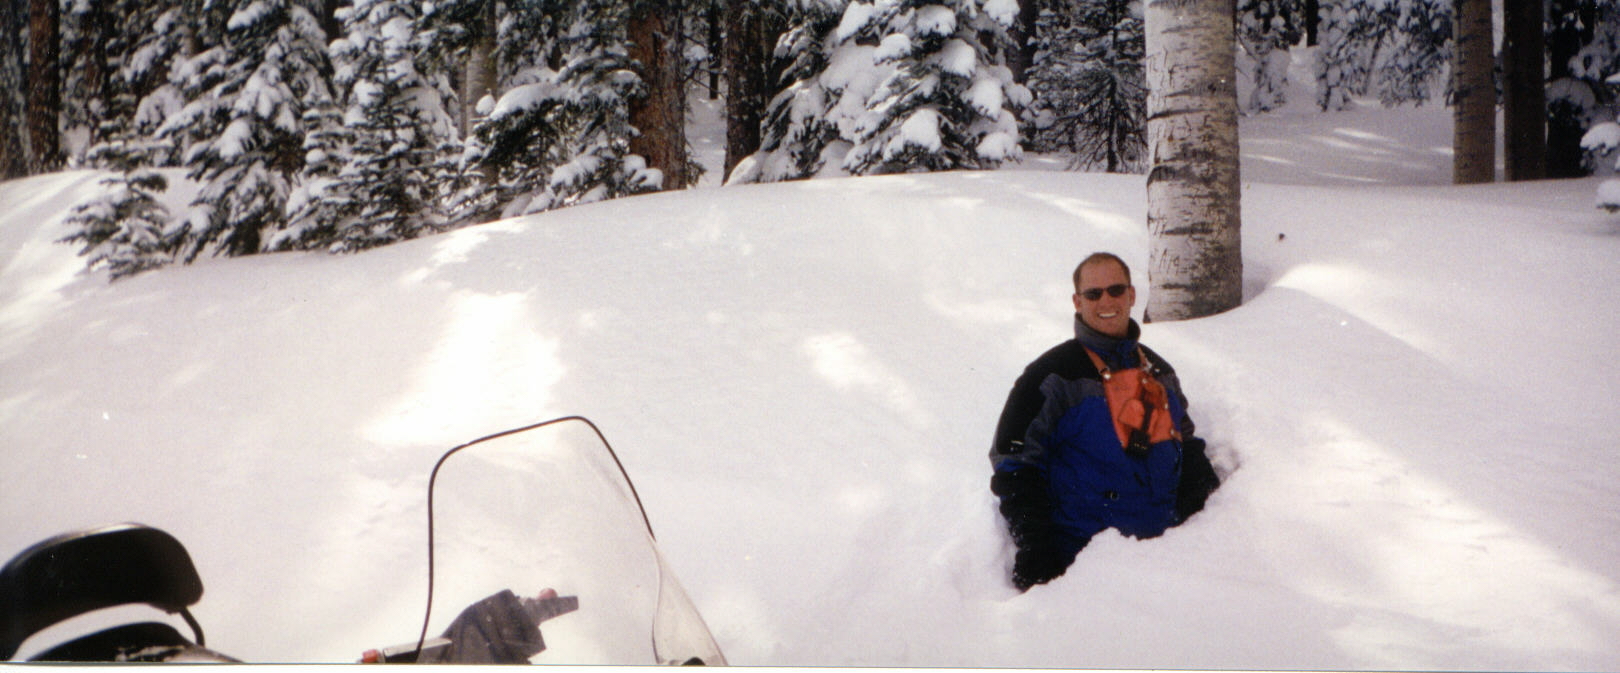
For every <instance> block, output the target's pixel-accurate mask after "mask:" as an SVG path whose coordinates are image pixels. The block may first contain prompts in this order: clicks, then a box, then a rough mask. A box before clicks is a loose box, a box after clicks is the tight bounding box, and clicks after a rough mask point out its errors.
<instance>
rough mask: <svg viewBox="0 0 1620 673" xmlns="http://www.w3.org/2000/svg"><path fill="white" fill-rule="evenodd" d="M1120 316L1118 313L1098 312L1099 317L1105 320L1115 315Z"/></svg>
mask: <svg viewBox="0 0 1620 673" xmlns="http://www.w3.org/2000/svg"><path fill="white" fill-rule="evenodd" d="M1118 316H1119V314H1118V313H1098V314H1097V317H1099V318H1102V319H1103V320H1108V319H1111V318H1115V317H1118Z"/></svg>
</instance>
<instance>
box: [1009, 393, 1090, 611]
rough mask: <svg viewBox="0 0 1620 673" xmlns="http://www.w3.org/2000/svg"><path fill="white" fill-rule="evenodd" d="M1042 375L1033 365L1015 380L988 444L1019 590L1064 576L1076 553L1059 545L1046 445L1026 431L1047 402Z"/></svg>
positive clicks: (1013, 577) (1013, 575)
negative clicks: (1042, 385)
mask: <svg viewBox="0 0 1620 673" xmlns="http://www.w3.org/2000/svg"><path fill="white" fill-rule="evenodd" d="M1042 379H1044V374H1042V373H1041V372H1039V371H1038V369H1037V368H1036V367H1034V366H1033V365H1032V366H1031V368H1030V369H1029V370H1026V371H1025V372H1024V375H1023V376H1020V377H1019V378H1018V381H1017V382H1016V383H1015V384H1013V390H1012V392H1011V393H1010V394H1009V395H1008V397H1007V404H1006V405H1005V406H1004V407H1003V408H1002V411H1001V418H1000V420H999V421H998V422H997V424H996V438H995V443H994V445H993V446H992V447H991V449H990V464H991V466H992V467H993V468H994V474H992V475H991V477H990V492H991V493H994V494H995V495H996V497H998V498H1000V501H1001V504H1000V508H999V509H1000V511H1001V516H1002V517H1003V518H1004V519H1006V521H1007V530H1008V532H1009V533H1011V535H1012V539H1013V544H1015V545H1016V546H1017V547H1018V551H1017V553H1016V555H1015V556H1014V558H1013V574H1012V581H1013V585H1014V586H1016V587H1018V590H1019V591H1026V590H1028V589H1029V588H1030V587H1031V586H1034V585H1036V584H1043V583H1045V582H1048V581H1051V580H1052V579H1053V578H1056V577H1058V576H1059V575H1062V574H1063V571H1064V570H1066V569H1067V568H1068V566H1069V563H1070V562H1072V561H1073V558H1074V557H1073V556H1072V555H1067V554H1065V553H1064V552H1062V551H1061V550H1060V548H1059V545H1058V544H1057V542H1058V540H1057V531H1056V527H1055V525H1054V524H1053V523H1052V509H1053V504H1052V496H1051V492H1050V490H1049V489H1048V486H1047V477H1046V467H1045V459H1046V455H1045V454H1046V450H1045V448H1044V447H1043V446H1041V444H1040V442H1039V441H1038V440H1036V439H1035V438H1030V437H1027V436H1026V435H1027V434H1028V432H1029V426H1030V425H1031V423H1033V422H1034V420H1035V417H1036V415H1037V414H1039V413H1040V411H1041V409H1042V408H1043V407H1044V406H1045V404H1046V396H1045V395H1044V394H1043V393H1042V392H1041V389H1040V385H1041V380H1042Z"/></svg>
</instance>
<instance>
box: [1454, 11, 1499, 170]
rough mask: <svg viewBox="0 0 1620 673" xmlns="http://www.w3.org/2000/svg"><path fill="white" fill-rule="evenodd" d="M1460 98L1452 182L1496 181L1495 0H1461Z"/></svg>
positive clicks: (1457, 60)
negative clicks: (1493, 7)
mask: <svg viewBox="0 0 1620 673" xmlns="http://www.w3.org/2000/svg"><path fill="white" fill-rule="evenodd" d="M1456 11H1457V58H1456V73H1457V74H1456V78H1457V87H1456V91H1457V99H1456V103H1455V105H1456V107H1454V108H1453V109H1452V119H1453V123H1452V131H1453V133H1452V141H1451V150H1452V165H1451V176H1452V182H1455V183H1456V184H1459V185H1462V184H1471V183H1478V182H1492V181H1494V180H1496V81H1495V78H1494V77H1493V76H1492V72H1491V71H1492V70H1493V69H1494V67H1495V62H1494V59H1493V58H1492V55H1491V51H1492V50H1491V0H1456Z"/></svg>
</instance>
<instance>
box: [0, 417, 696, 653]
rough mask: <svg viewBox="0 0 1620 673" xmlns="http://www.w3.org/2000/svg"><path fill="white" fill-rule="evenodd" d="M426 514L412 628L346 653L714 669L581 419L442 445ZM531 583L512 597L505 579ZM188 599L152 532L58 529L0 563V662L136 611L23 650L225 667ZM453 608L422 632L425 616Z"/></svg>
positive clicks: (174, 551) (169, 547)
mask: <svg viewBox="0 0 1620 673" xmlns="http://www.w3.org/2000/svg"><path fill="white" fill-rule="evenodd" d="M427 515H428V516H427V604H426V607H425V608H424V609H423V615H422V627H421V631H420V632H419V633H416V634H415V636H416V637H415V639H414V640H405V641H403V642H401V643H400V644H398V645H394V646H390V647H381V648H375V649H365V650H363V651H362V652H361V653H360V657H359V661H360V662H364V663H411V662H414V663H452V664H455V663H469V664H480V663H549V664H616V665H645V664H683V665H687V664H704V665H724V664H725V663H726V660H725V657H724V655H723V654H722V653H721V652H720V648H719V646H718V645H717V644H716V643H715V641H714V638H713V636H712V635H711V634H710V632H709V629H708V626H707V625H706V624H705V623H704V622H703V619H702V617H701V616H700V615H699V614H698V612H697V609H696V607H695V606H694V605H693V604H692V602H691V600H690V599H689V598H688V597H687V594H686V592H685V590H684V589H683V588H682V587H681V585H680V582H679V581H677V580H676V579H675V576H674V574H673V573H672V572H671V571H670V569H669V567H668V564H667V563H666V562H665V560H664V558H663V556H662V555H661V554H660V553H659V550H658V545H657V542H656V539H655V537H654V535H653V531H652V524H651V522H650V521H649V520H648V519H647V514H646V511H645V509H644V508H643V507H642V504H641V498H640V496H639V495H638V494H637V493H636V491H635V486H634V485H633V484H632V483H631V481H630V477H629V474H628V473H627V472H626V471H625V469H624V466H623V465H622V464H621V463H620V462H619V459H618V456H617V455H616V454H615V453H614V452H613V449H612V446H611V445H610V444H609V443H608V441H607V438H606V437H605V436H604V435H603V434H602V432H601V431H600V430H599V429H597V427H596V425H595V424H594V423H592V422H591V421H589V420H588V419H585V418H584V417H581V416H569V417H564V418H556V419H552V420H548V421H544V422H540V423H535V424H533V425H528V426H524V427H520V428H515V429H511V430H507V431H504V432H499V433H496V434H493V435H489V436H486V437H482V438H479V439H476V440H473V441H471V442H467V443H465V444H461V445H459V446H456V447H454V448H451V449H450V450H448V451H446V452H445V453H444V454H443V455H442V456H440V458H439V460H438V462H437V463H435V465H434V466H433V470H432V472H431V473H430V476H429V479H428V488H427ZM441 569H442V570H441ZM540 583H545V585H546V588H545V589H543V590H542V591H539V592H536V593H532V594H526V595H524V596H521V597H520V596H519V595H518V593H517V592H516V591H514V590H513V589H512V587H531V586H534V585H536V584H540ZM202 594H203V585H202V580H201V578H200V577H199V576H198V573H197V570H196V567H195V566H194V565H193V563H192V560H191V556H190V554H189V553H188V552H187V550H186V548H185V546H184V545H182V544H181V543H180V541H179V540H177V539H175V538H174V537H173V536H172V535H170V534H168V533H166V532H164V531H162V530H159V529H157V528H153V527H151V526H146V525H142V524H138V523H120V524H114V525H108V526H101V527H97V528H92V529H87V530H82V531H75V532H71V533H66V534H62V535H58V536H55V537H52V538H49V539H47V540H44V541H42V542H39V543H38V544H35V545H33V546H31V547H29V548H28V549H25V550H23V551H22V552H21V553H19V554H17V555H16V556H15V557H14V558H12V559H11V560H10V561H9V562H8V563H7V564H6V565H5V566H4V568H3V569H0V660H12V659H13V657H14V656H16V655H17V653H18V652H19V650H20V649H22V646H23V644H24V641H26V640H28V639H29V638H30V637H31V636H33V635H35V634H37V633H39V632H41V631H42V630H45V629H47V628H48V627H52V626H53V625H56V624H58V623H59V622H63V621H64V620H69V619H70V618H73V617H76V616H79V615H84V614H86V613H91V612H95V611H100V610H103V609H104V608H110V607H114V606H124V605H145V606H150V607H151V608H156V609H158V610H161V611H163V612H166V613H168V614H169V615H171V616H170V617H168V618H167V620H168V621H145V622H136V623H128V624H120V625H117V626H113V627H111V628H105V629H101V630H98V631H95V632H94V633H90V634H88V635H84V636H80V637H75V638H72V639H70V640H68V641H67V642H64V643H61V644H58V645H55V646H53V647H49V648H48V649H45V650H43V651H41V652H39V653H37V654H34V655H33V656H30V657H29V658H28V659H27V660H28V661H70V662H112V661H161V662H181V661H183V662H196V661H227V662H228V661H236V659H233V658H232V657H230V656H229V655H226V654H223V653H222V652H221V651H218V650H214V649H211V646H210V645H207V644H206V641H205V640H204V635H203V630H202V626H201V625H200V624H199V622H198V620H197V619H196V618H195V617H194V616H193V615H192V613H191V607H193V606H195V605H197V604H198V603H199V602H200V600H201V598H202ZM463 605H464V606H467V607H466V608H465V609H463V610H461V611H460V612H459V614H457V615H456V617H455V618H454V619H453V620H451V621H450V622H449V624H448V625H447V626H443V628H442V630H440V631H438V633H439V635H438V636H435V637H430V636H429V633H430V632H433V631H432V629H431V627H432V626H433V623H434V619H435V617H436V616H440V615H444V614H446V613H447V612H448V610H446V609H445V608H446V607H447V606H463ZM142 609H143V610H144V608H142ZM176 617H178V619H179V620H182V621H184V623H185V625H186V627H187V628H189V630H190V636H189V637H187V636H185V635H182V633H181V631H180V630H179V629H177V628H175V625H174V624H172V623H171V622H173V621H175V618H176ZM440 619H442V617H440ZM542 623H545V624H546V629H545V635H544V637H542V635H541V630H540V625H541V624H542ZM441 626H442V625H441ZM406 633H407V634H409V633H411V632H410V631H407V632H406ZM357 649H359V648H357Z"/></svg>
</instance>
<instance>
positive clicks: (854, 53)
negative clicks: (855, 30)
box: [726, 0, 881, 184]
mask: <svg viewBox="0 0 1620 673" xmlns="http://www.w3.org/2000/svg"><path fill="white" fill-rule="evenodd" d="M846 4H847V3H846V2H845V1H844V0H825V1H823V0H796V1H790V2H788V3H787V5H786V6H785V7H784V10H785V12H786V17H785V23H786V24H787V26H788V28H787V30H786V32H784V33H783V35H782V37H781V38H780V39H779V40H778V41H777V44H776V49H775V58H776V59H777V60H778V61H780V62H782V63H784V64H785V65H784V69H783V74H782V81H783V83H784V86H783V87H782V90H781V91H780V93H777V94H776V95H774V96H773V97H772V98H771V100H770V103H769V104H768V105H767V106H766V109H765V115H764V120H763V121H762V122H761V124H760V143H759V151H757V152H755V153H753V154H752V155H749V156H747V157H744V158H742V159H741V160H740V161H738V162H737V165H736V166H734V167H733V168H732V171H731V172H730V174H728V175H727V177H726V182H727V184H744V183H751V182H778V181H783V180H798V179H802V178H808V177H811V176H814V175H816V174H818V173H820V172H821V171H822V170H823V168H825V167H828V166H831V167H834V168H836V167H837V166H838V165H839V162H840V161H841V160H842V157H843V155H844V153H845V152H847V151H848V148H849V143H848V142H845V141H841V140H840V139H839V138H840V134H839V129H838V121H837V112H836V110H835V106H837V105H838V103H839V102H840V101H841V100H842V99H843V94H844V93H845V91H848V90H849V89H850V87H851V86H853V87H854V91H853V92H852V94H851V96H850V98H851V100H852V101H864V99H865V97H866V96H868V95H870V94H871V92H872V91H873V90H874V89H875V88H876V87H877V84H878V81H879V80H877V79H875V77H876V75H877V73H878V72H881V70H880V69H876V68H872V67H870V64H871V60H872V59H871V51H872V47H871V46H869V45H859V44H844V45H842V46H839V47H837V48H836V49H835V37H836V36H835V34H834V32H833V31H834V29H835V28H836V27H837V26H838V25H839V23H840V19H841V17H842V16H843V12H844V8H845V6H846Z"/></svg>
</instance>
